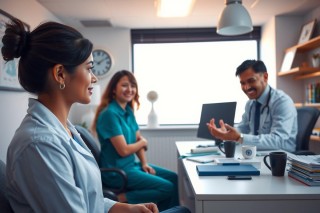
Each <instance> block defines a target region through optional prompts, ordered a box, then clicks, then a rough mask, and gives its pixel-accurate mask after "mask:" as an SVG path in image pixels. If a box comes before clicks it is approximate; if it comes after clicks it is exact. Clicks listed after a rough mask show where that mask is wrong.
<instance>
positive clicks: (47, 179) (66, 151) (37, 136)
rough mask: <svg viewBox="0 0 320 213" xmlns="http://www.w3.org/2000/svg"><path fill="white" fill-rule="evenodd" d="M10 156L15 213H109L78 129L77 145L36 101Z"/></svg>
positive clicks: (95, 167) (94, 165) (96, 169)
mask: <svg viewBox="0 0 320 213" xmlns="http://www.w3.org/2000/svg"><path fill="white" fill-rule="evenodd" d="M27 112H28V114H27V115H26V117H25V118H24V119H23V121H22V123H21V125H20V127H19V128H18V129H17V131H16V133H15V135H14V137H13V139H12V141H11V144H10V145H9V148H8V153H7V180H8V182H7V184H8V197H9V200H10V203H11V205H12V207H13V209H14V211H15V212H23V213H25V212H54V213H56V212H77V213H78V212H88V213H89V212H90V213H97V212H98V213H100V212H108V211H109V209H110V208H111V207H112V206H113V205H114V204H115V203H116V202H114V201H112V200H109V199H106V198H104V197H103V193H102V183H101V176H100V170H99V167H98V165H97V163H96V161H95V159H94V157H93V156H92V154H91V152H90V151H89V149H88V148H87V146H86V145H85V143H84V142H83V140H82V139H81V137H80V135H79V133H78V132H77V131H76V129H75V128H74V126H73V125H72V124H71V123H70V122H69V121H68V128H69V129H70V130H71V132H72V134H73V137H74V138H75V139H76V141H78V142H76V141H75V140H74V139H73V138H71V137H70V136H69V135H68V133H67V132H66V130H65V129H64V127H63V125H62V124H61V123H60V122H59V120H58V119H57V117H56V116H55V115H54V114H53V113H52V112H51V111H50V110H48V109H47V108H46V107H45V106H44V105H42V104H41V103H40V102H38V101H37V100H35V99H29V109H28V111H27Z"/></svg>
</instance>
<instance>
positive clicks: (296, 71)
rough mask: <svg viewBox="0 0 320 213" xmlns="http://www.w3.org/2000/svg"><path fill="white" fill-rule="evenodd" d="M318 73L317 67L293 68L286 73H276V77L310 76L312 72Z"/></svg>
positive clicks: (319, 69)
mask: <svg viewBox="0 0 320 213" xmlns="http://www.w3.org/2000/svg"><path fill="white" fill-rule="evenodd" d="M317 71H319V72H320V68H318V67H295V68H292V69H291V70H288V71H281V72H278V76H287V75H304V74H310V73H314V72H317Z"/></svg>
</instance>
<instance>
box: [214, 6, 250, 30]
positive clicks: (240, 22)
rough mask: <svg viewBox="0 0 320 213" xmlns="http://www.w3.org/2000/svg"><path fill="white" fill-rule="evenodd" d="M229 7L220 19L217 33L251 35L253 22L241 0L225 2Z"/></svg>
mask: <svg viewBox="0 0 320 213" xmlns="http://www.w3.org/2000/svg"><path fill="white" fill-rule="evenodd" d="M225 4H226V5H227V6H226V7H225V8H224V10H223V11H222V13H221V14H220V17H219V22H218V27H217V33H218V34H220V35H226V36H233V35H241V34H245V33H249V32H251V31H252V30H253V27H252V21H251V18H250V15H249V13H248V11H247V10H246V8H245V7H244V6H243V5H242V1H241V0H225Z"/></svg>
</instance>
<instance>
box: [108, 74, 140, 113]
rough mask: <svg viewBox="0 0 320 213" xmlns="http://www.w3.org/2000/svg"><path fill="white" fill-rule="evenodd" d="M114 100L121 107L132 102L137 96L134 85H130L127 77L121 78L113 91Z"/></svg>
mask: <svg viewBox="0 0 320 213" xmlns="http://www.w3.org/2000/svg"><path fill="white" fill-rule="evenodd" d="M113 93H114V95H115V100H116V101H117V102H118V103H119V104H120V105H121V106H123V107H125V106H126V105H127V103H128V102H130V101H132V100H133V99H134V97H135V96H136V94H137V87H136V85H134V84H132V83H131V82H130V80H129V78H128V76H123V77H122V78H121V79H120V80H119V81H118V83H117V86H116V88H115V89H114V91H113Z"/></svg>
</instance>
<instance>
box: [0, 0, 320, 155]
mask: <svg viewBox="0 0 320 213" xmlns="http://www.w3.org/2000/svg"><path fill="white" fill-rule="evenodd" d="M0 8H1V9H2V10H4V11H6V12H8V13H10V14H11V15H13V16H16V17H17V18H20V19H22V20H23V21H25V22H26V23H28V24H29V25H30V26H31V29H33V28H34V27H36V26H37V25H38V24H39V23H41V22H43V21H47V20H53V21H59V20H58V19H57V18H56V17H55V16H54V15H53V14H51V13H50V12H49V11H47V10H46V9H45V8H43V7H42V6H41V5H39V4H38V2H37V1H36V0H19V1H18V0H16V1H9V0H0ZM319 16H320V7H319V8H317V9H315V10H314V11H312V12H311V13H308V16H307V17H304V19H302V22H306V20H309V19H310V18H312V17H316V18H317V20H320V17H319ZM290 18H291V17H289V18H288V20H290ZM283 19H285V18H283ZM283 19H281V18H280V19H279V18H278V17H277V18H271V19H270V21H269V22H268V23H267V24H266V25H265V26H263V31H262V40H261V47H262V50H261V57H262V60H264V61H265V62H266V65H267V66H268V70H269V73H271V72H273V73H274V72H276V71H277V70H278V69H279V64H281V63H282V57H283V56H282V57H281V52H282V51H283V46H286V45H285V44H286V42H289V40H288V39H292V40H294V39H297V37H298V36H299V33H298V32H297V31H299V30H298V28H300V27H301V23H302V22H299V23H297V22H294V23H293V22H292V25H286V21H285V22H284V23H282V20H283ZM279 20H280V21H279ZM288 20H287V21H288ZM278 21H279V22H278ZM295 21H296V20H295ZM294 25H295V26H296V27H294ZM318 28H319V26H318ZM289 29H290V31H289ZM292 29H294V30H293V31H292ZM78 30H79V31H81V32H82V33H83V34H84V36H85V37H87V38H89V39H90V40H91V41H92V42H93V43H94V46H95V48H103V49H106V50H108V51H109V52H110V54H111V55H112V56H113V58H114V59H115V65H114V67H113V68H112V70H111V72H110V74H109V75H108V76H107V77H106V78H103V79H100V80H99V84H100V85H101V87H102V88H101V89H102V91H103V90H104V88H105V86H106V85H107V83H108V81H109V79H110V76H112V74H113V73H114V72H115V71H118V70H120V69H128V70H130V69H131V51H130V49H131V44H130V30H129V29H114V28H109V29H108V28H104V29H98V28H83V29H78ZM275 35H277V36H275ZM291 42H292V41H291ZM292 45H293V44H288V46H292ZM269 78H270V82H276V83H277V86H279V87H281V86H282V85H284V83H282V82H281V81H282V80H280V79H277V78H276V76H275V74H274V75H272V76H270V77H269ZM293 91H294V90H293ZM28 97H29V94H28V93H26V92H9V91H0V100H1V101H0V119H1V120H0V135H1V140H0V159H1V160H4V161H5V160H6V151H7V147H8V144H9V143H10V141H11V138H12V137H13V134H14V131H15V130H16V129H17V127H18V126H19V124H20V122H21V120H22V118H23V117H24V115H25V113H26V109H27V99H28ZM86 108H87V106H79V105H75V106H73V108H72V111H71V113H70V120H71V121H72V122H74V123H80V121H81V116H82V114H83V112H84V111H85V110H86ZM164 134H165V133H164Z"/></svg>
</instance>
